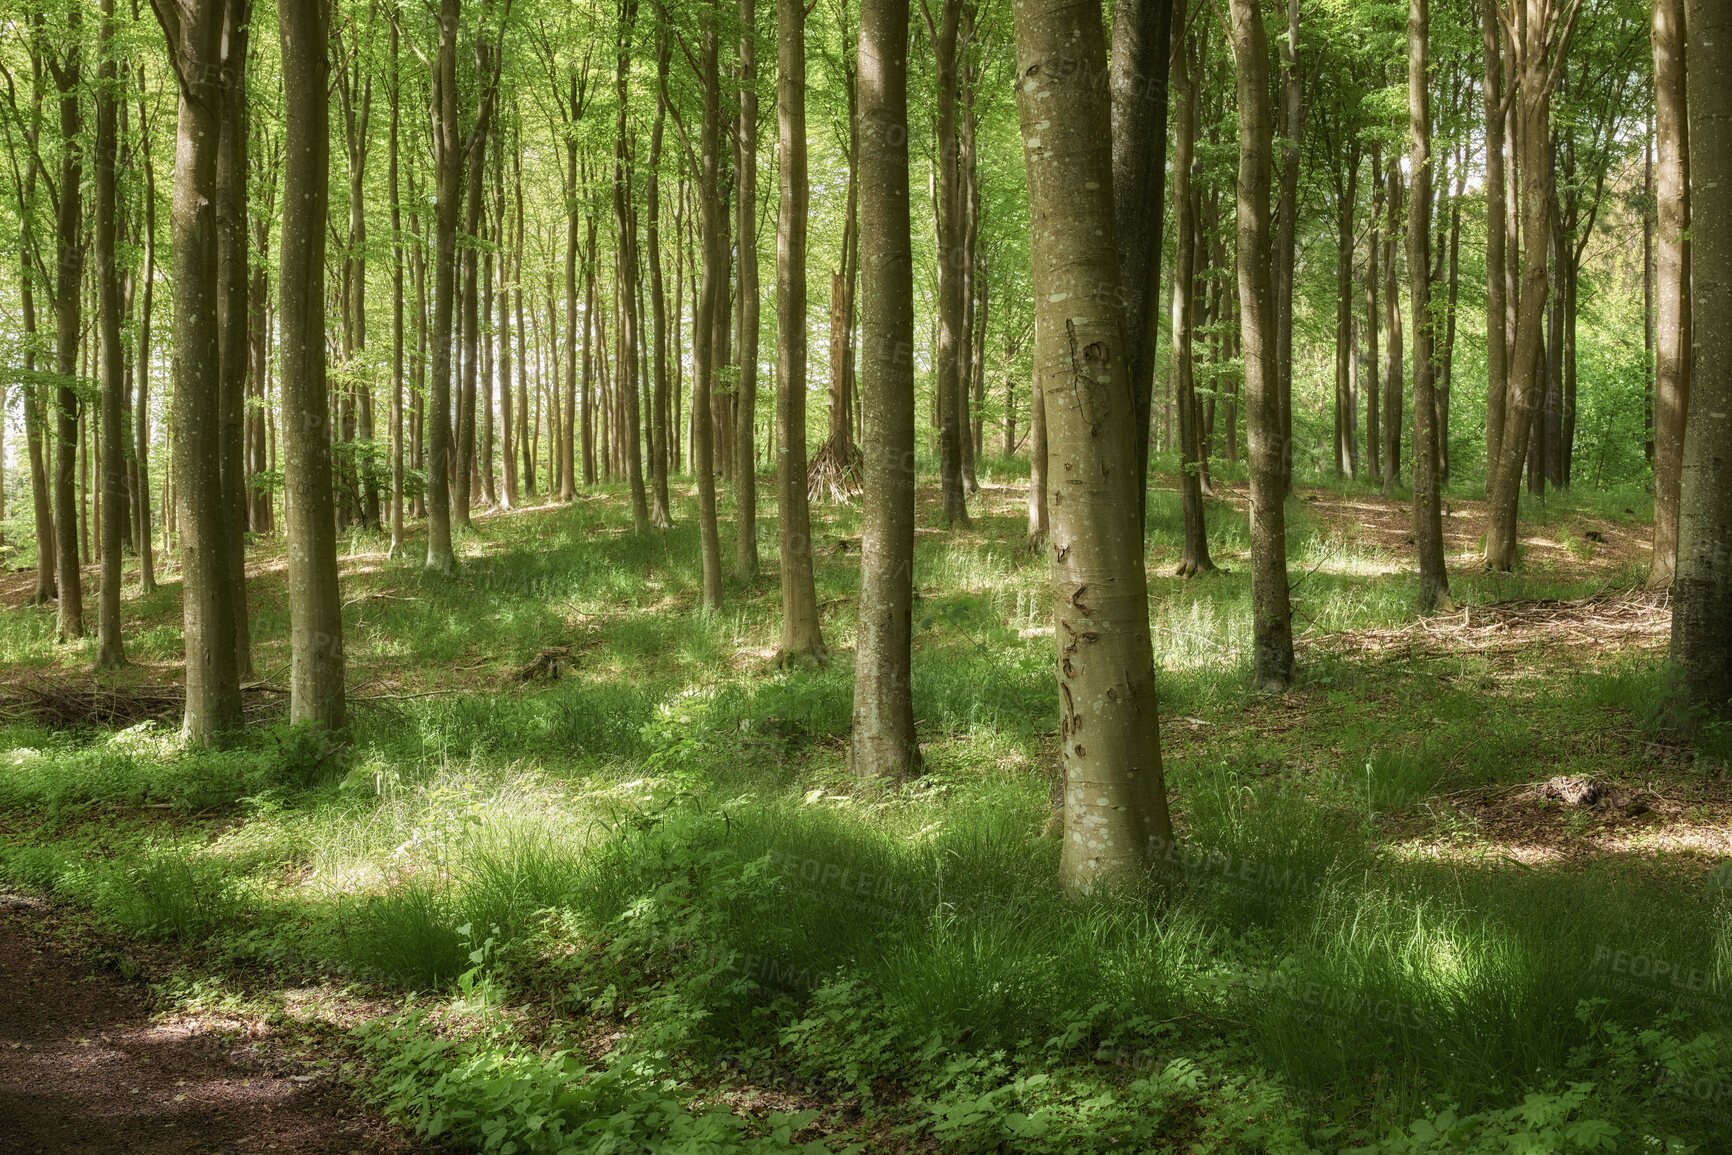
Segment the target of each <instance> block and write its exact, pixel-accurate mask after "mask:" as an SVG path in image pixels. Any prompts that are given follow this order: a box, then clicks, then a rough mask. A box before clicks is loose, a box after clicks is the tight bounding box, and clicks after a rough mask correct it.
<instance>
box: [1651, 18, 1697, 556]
mask: <svg viewBox="0 0 1732 1155" xmlns="http://www.w3.org/2000/svg"><path fill="white" fill-rule="evenodd" d="M1698 7H1700V6H1698ZM1694 11H1695V8H1692V9H1691V12H1692V13H1693V12H1694ZM1653 16H1654V20H1653V47H1654V107H1655V116H1654V121H1655V133H1656V136H1657V138H1658V147H1659V164H1658V166H1657V167H1656V169H1655V177H1656V184H1655V191H1656V194H1657V199H1656V201H1655V204H1656V206H1657V211H1658V214H1659V224H1658V227H1657V228H1656V230H1655V236H1654V242H1655V244H1654V267H1655V275H1654V283H1655V297H1656V310H1655V312H1656V315H1657V320H1656V323H1655V330H1654V350H1655V355H1654V550H1653V563H1652V565H1651V567H1650V568H1649V571H1648V588H1649V589H1665V588H1667V587H1668V586H1670V585H1671V584H1672V575H1673V569H1674V564H1675V560H1676V558H1677V553H1678V517H1679V506H1678V501H1679V496H1678V494H1679V489H1678V484H1679V482H1678V479H1679V471H1680V469H1681V468H1682V461H1683V452H1684V435H1685V414H1686V413H1687V412H1689V410H1690V386H1691V364H1690V348H1691V343H1692V340H1693V325H1692V322H1693V318H1692V315H1691V314H1692V306H1691V291H1690V284H1691V274H1692V267H1691V266H1692V262H1691V249H1690V230H1691V223H1692V220H1693V219H1694V216H1695V214H1694V212H1693V211H1692V210H1693V208H1694V206H1693V205H1692V204H1691V193H1692V191H1693V189H1694V187H1695V186H1694V182H1693V180H1692V172H1691V163H1692V159H1693V156H1692V150H1691V148H1690V125H1689V122H1688V119H1687V109H1686V102H1685V98H1684V90H1685V87H1686V83H1685V78H1686V75H1687V73H1688V65H1687V63H1686V61H1685V40H1686V36H1685V0H1654V8H1653Z"/></svg>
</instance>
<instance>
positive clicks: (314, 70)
mask: <svg viewBox="0 0 1732 1155" xmlns="http://www.w3.org/2000/svg"><path fill="white" fill-rule="evenodd" d="M329 19H330V18H329V13H328V9H327V7H326V2H325V0H302V2H300V3H294V4H283V5H281V6H280V7H279V8H278V13H277V24H278V30H279V32H280V33H281V36H282V60H283V65H282V67H283V97H284V101H283V105H284V110H285V116H286V119H287V125H286V129H285V132H286V141H285V149H284V161H283V246H282V252H283V256H282V260H283V271H282V290H281V291H282V309H281V324H282V334H283V341H282V351H283V369H282V403H283V414H284V416H285V418H286V421H285V423H284V434H285V445H284V449H285V453H284V457H283V484H284V486H285V488H286V491H287V493H288V498H289V500H288V502H287V505H288V510H287V519H288V536H289V539H290V540H291V541H293V542H295V543H296V544H295V548H294V549H291V550H290V551H289V649H290V657H289V717H290V719H291V720H292V721H295V722H310V723H313V724H315V725H318V726H323V727H325V728H327V729H331V730H340V729H342V728H343V727H344V726H345V725H346V723H347V717H346V714H347V707H346V704H345V697H344V688H343V611H342V605H341V600H340V597H341V595H340V593H339V591H338V586H337V533H336V520H335V512H336V510H335V504H336V503H335V498H334V496H333V495H332V492H331V438H330V425H331V422H330V398H329V393H328V390H327V386H326V378H325V300H324V297H325V294H324V280H323V278H322V277H321V275H320V274H321V272H322V270H323V269H324V265H325V211H326V204H327V199H328V197H329V188H330V167H331V166H330V159H331V158H330V123H329V117H330V112H329V107H328V104H327V102H326V100H325V99H324V94H325V92H326V91H327V79H326V78H327V75H328V72H329V64H328V63H327V61H326V55H325V52H326V49H325V45H326V37H327V29H328V23H329ZM392 32H393V36H392V42H393V47H395V41H396V36H395V32H396V29H395V26H393V29H392ZM395 60H396V53H395V52H393V53H392V61H393V65H394V64H395ZM391 96H392V111H393V113H395V111H396V107H397V103H396V97H397V88H396V76H395V72H394V71H393V75H392V91H391ZM395 121H396V118H395V116H393V118H392V128H393V130H395V127H396V123H395ZM391 156H392V158H393V160H394V159H395V157H396V148H395V137H394V136H393V147H392V150H391ZM395 169H396V166H395V164H393V165H392V176H393V178H395V175H396V173H395ZM395 184H396V182H395V179H393V180H392V186H393V192H395ZM392 207H393V209H395V207H396V197H395V196H393V197H392ZM393 215H395V214H393ZM395 231H396V230H395V228H393V233H395ZM397 296H398V299H399V300H400V299H401V293H400V292H399V293H398V294H397ZM401 328H402V326H401V324H400V323H399V324H398V325H397V329H398V331H399V333H400V332H401ZM393 409H394V414H393V416H394V420H395V419H396V418H397V417H399V416H400V411H401V407H400V406H394V407H393ZM429 480H431V478H429Z"/></svg>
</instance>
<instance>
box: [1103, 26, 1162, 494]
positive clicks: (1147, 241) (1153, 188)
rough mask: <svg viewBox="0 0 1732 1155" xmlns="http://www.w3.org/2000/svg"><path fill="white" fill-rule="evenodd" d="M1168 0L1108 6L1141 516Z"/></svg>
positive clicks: (1157, 264)
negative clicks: (1111, 26)
mask: <svg viewBox="0 0 1732 1155" xmlns="http://www.w3.org/2000/svg"><path fill="white" fill-rule="evenodd" d="M1172 20H1173V0H1128V2H1126V3H1120V4H1115V5H1114V6H1113V43H1112V60H1111V64H1110V66H1109V67H1110V72H1111V85H1112V148H1113V190H1114V193H1115V202H1114V215H1115V219H1116V225H1117V229H1118V237H1119V284H1120V288H1121V289H1122V290H1123V292H1124V294H1125V297H1124V306H1123V317H1124V326H1125V356H1126V358H1127V360H1126V363H1125V372H1126V373H1127V374H1128V376H1129V379H1130V385H1131V433H1132V438H1133V441H1134V444H1135V450H1136V462H1137V481H1138V486H1137V518H1138V523H1139V524H1146V522H1147V520H1148V510H1147V507H1148V487H1149V427H1150V420H1151V413H1152V409H1153V402H1154V391H1155V341H1156V338H1157V337H1158V336H1159V334H1160V326H1159V325H1158V324H1156V323H1155V318H1156V317H1157V316H1158V315H1159V308H1160V306H1159V302H1158V298H1159V296H1160V287H1161V243H1162V232H1161V226H1162V220H1163V213H1162V204H1163V202H1164V201H1165V199H1166V196H1165V194H1166V180H1167V83H1168V72H1169V70H1170V62H1169V61H1170V57H1171V55H1172V40H1173V37H1172Z"/></svg>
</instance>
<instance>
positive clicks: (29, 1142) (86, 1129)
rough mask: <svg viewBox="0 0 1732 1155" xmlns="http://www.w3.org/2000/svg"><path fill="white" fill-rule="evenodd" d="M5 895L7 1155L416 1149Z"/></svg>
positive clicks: (2, 1145) (3, 1123)
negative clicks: (178, 1012)
mask: <svg viewBox="0 0 1732 1155" xmlns="http://www.w3.org/2000/svg"><path fill="white" fill-rule="evenodd" d="M54 922H55V916H54V914H53V913H52V911H51V910H50V909H49V908H48V907H47V906H46V905H45V904H43V903H42V902H40V901H39V900H36V899H31V898H23V897H20V896H17V895H9V894H4V893H0V1152H4V1153H6V1155H11V1153H13V1152H30V1153H36V1152H41V1153H43V1155H98V1153H101V1155H110V1153H124V1155H181V1153H183V1152H184V1153H188V1155H191V1153H193V1152H197V1153H199V1155H207V1153H208V1155H242V1153H247V1155H250V1153H252V1152H267V1151H277V1152H284V1153H285V1155H344V1153H348V1152H379V1151H385V1152H406V1151H413V1150H417V1148H416V1147H414V1146H412V1145H410V1144H409V1143H407V1142H406V1141H405V1140H404V1139H402V1138H401V1137H400V1136H399V1135H397V1134H395V1133H393V1132H392V1131H391V1130H390V1129H389V1128H387V1127H385V1126H384V1125H382V1124H381V1123H379V1122H378V1121H377V1120H375V1119H373V1118H370V1117H369V1116H368V1115H366V1114H365V1113H363V1112H361V1111H360V1110H358V1109H357V1108H356V1106H355V1105H354V1104H353V1103H352V1102H351V1101H350V1099H349V1097H348V1096H347V1095H346V1094H345V1093H344V1092H343V1091H342V1090H341V1089H340V1088H338V1087H335V1086H333V1085H332V1084H331V1083H330V1082H329V1081H327V1080H325V1079H324V1078H323V1077H322V1076H317V1075H307V1074H300V1073H295V1072H291V1071H290V1070H288V1069H287V1068H289V1067H290V1066H293V1065H294V1064H293V1061H292V1060H287V1061H285V1060H283V1059H282V1058H280V1057H276V1056H273V1055H272V1054H271V1053H270V1052H269V1050H268V1049H266V1048H261V1047H258V1046H233V1045H227V1044H229V1043H232V1042H233V1040H231V1039H225V1038H223V1037H221V1036H218V1035H215V1034H213V1033H212V1032H209V1031H207V1030H204V1029H202V1028H200V1027H199V1026H197V1025H190V1026H189V1025H186V1024H170V1025H164V1024H158V1023H154V1022H153V1021H152V1019H151V1015H150V1011H149V1008H148V1006H147V1003H146V1000H145V997H144V991H143V990H142V988H141V987H140V985H139V984H137V983H134V982H128V981H127V980H125V979H123V978H121V977H120V976H119V975H118V974H115V973H114V972H113V971H112V970H109V969H107V968H104V967H102V966H100V965H99V964H98V963H97V961H96V960H95V959H94V958H93V957H91V956H90V955H89V954H88V953H84V952H80V951H79V950H77V949H76V948H70V947H68V946H66V945H65V944H64V943H62V942H61V941H58V936H56V935H55V934H54V933H53V928H54Z"/></svg>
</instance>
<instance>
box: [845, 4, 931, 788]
mask: <svg viewBox="0 0 1732 1155" xmlns="http://www.w3.org/2000/svg"><path fill="white" fill-rule="evenodd" d="M859 51H860V54H859V60H860V93H859V99H860V121H859V124H860V194H861V195H860V249H861V253H862V255H863V257H864V264H863V268H862V276H861V290H862V293H861V308H860V331H861V352H862V354H863V356H862V358H861V366H860V399H861V402H862V405H863V409H864V417H865V426H866V434H865V439H864V443H863V445H862V449H863V451H864V454H865V460H864V466H863V468H862V471H861V472H862V479H863V481H864V492H863V495H862V498H861V526H862V538H861V545H860V555H861V556H860V603H859V604H860V614H859V633H858V640H857V641H856V643H855V658H854V733H853V740H852V743H851V746H850V749H849V762H850V765H851V766H852V768H853V771H854V773H856V774H859V775H864V776H886V777H893V778H900V777H905V776H907V775H909V774H914V773H918V772H919V769H920V747H919V746H918V745H917V743H916V739H915V734H914V698H913V679H912V661H911V659H912V646H913V607H914V257H913V247H912V242H911V239H910V236H909V227H910V216H909V203H908V202H909V189H908V0H862V4H861V9H860V50H859Z"/></svg>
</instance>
